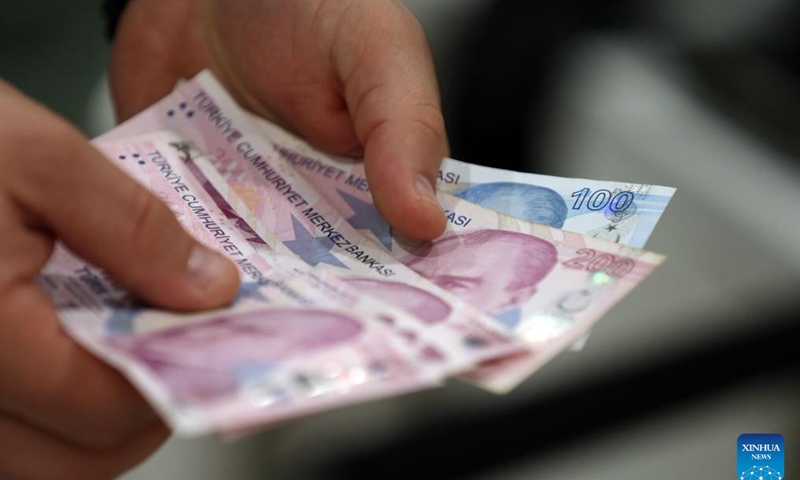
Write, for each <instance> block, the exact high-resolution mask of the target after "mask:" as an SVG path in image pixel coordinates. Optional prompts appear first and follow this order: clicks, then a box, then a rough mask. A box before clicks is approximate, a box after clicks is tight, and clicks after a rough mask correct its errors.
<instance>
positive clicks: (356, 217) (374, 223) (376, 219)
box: [336, 190, 392, 251]
mask: <svg viewBox="0 0 800 480" xmlns="http://www.w3.org/2000/svg"><path fill="white" fill-rule="evenodd" d="M336 191H337V192H339V196H341V197H342V199H343V200H344V201H345V202H347V205H349V206H350V209H351V210H353V216H352V217H350V218H348V219H347V223H349V224H350V225H352V227H353V228H355V229H356V230H369V231H371V232H372V233H373V234H374V235H375V237H377V239H378V241H380V242H381V244H382V245H383V246H384V247H386V249H387V250H390V251H391V250H392V228H391V227H390V226H389V224H388V223H386V220H384V219H383V217H382V216H381V214H380V213H378V209H376V208H375V205H373V204H371V203H368V202H365V201H363V200H361V199H359V198H356V197H354V196H352V195H350V194H347V193H345V192H343V191H341V190H336Z"/></svg>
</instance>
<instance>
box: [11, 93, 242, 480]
mask: <svg viewBox="0 0 800 480" xmlns="http://www.w3.org/2000/svg"><path fill="white" fill-rule="evenodd" d="M0 111H2V112H3V115H2V118H0V221H2V224H3V229H2V231H0V475H3V476H8V477H10V478H34V479H35V478H43V479H44V478H47V479H53V478H66V477H65V476H64V475H65V474H69V475H74V477H71V478H110V477H112V476H115V475H117V474H118V473H119V472H121V471H122V470H124V469H127V468H130V467H131V466H132V465H134V464H135V463H137V462H138V461H140V460H141V459H143V458H144V457H146V456H147V455H149V454H150V453H151V452H152V451H153V450H155V449H156V448H157V447H158V445H160V444H161V442H163V441H164V439H165V438H166V436H167V430H166V428H165V427H164V426H163V425H162V424H161V423H160V422H159V421H158V419H157V417H156V415H155V414H154V412H153V411H152V409H151V408H150V406H149V405H148V404H147V402H145V401H144V400H143V399H142V397H141V396H140V395H139V394H138V393H137V392H136V391H135V390H134V389H133V388H132V387H131V386H130V384H128V382H127V381H125V380H124V379H123V377H122V376H121V375H120V374H119V373H117V372H116V371H114V370H113V369H111V368H110V367H108V366H107V365H106V364H104V363H102V362H101V361H100V360H98V359H96V358H95V357H93V356H92V355H90V354H88V353H87V352H86V351H85V350H83V349H82V348H80V347H79V346H78V345H77V344H76V343H75V342H73V340H72V339H70V338H69V337H68V336H67V335H66V334H65V333H64V331H63V330H62V329H61V326H60V323H59V320H58V316H57V314H56V311H55V308H54V306H53V304H52V303H51V302H50V301H49V299H48V298H47V296H46V295H45V293H44V292H43V291H42V290H41V289H40V288H39V286H38V285H37V284H36V281H35V277H36V275H37V274H38V273H39V270H40V269H41V268H42V267H43V266H44V265H45V263H46V262H47V261H48V258H49V257H50V255H51V253H52V251H53V248H54V245H55V242H56V241H61V242H63V243H64V244H65V245H66V246H67V247H69V248H70V249H72V250H73V251H74V252H76V253H77V254H79V255H81V256H82V257H84V258H86V259H87V260H89V261H91V262H92V263H93V264H95V265H97V266H98V267H101V268H104V269H105V271H107V272H108V273H109V276H111V277H112V278H113V279H114V280H116V281H117V282H119V283H120V284H121V285H124V286H125V287H127V288H129V289H130V290H131V291H134V292H136V294H137V295H139V296H140V297H141V298H144V299H146V300H149V301H151V302H153V304H155V305H159V306H162V307H165V308H172V309H178V310H191V309H208V308H213V307H219V306H222V305H224V304H225V303H227V302H228V301H230V299H231V298H232V297H233V295H234V293H235V292H236V287H237V284H238V283H237V282H236V271H235V269H234V267H233V265H232V264H231V263H230V262H228V261H227V260H225V259H223V258H221V257H220V256H219V255H217V254H216V253H213V252H212V251H210V250H208V249H206V248H205V247H202V246H200V245H199V244H198V243H197V242H196V241H194V240H193V239H192V238H191V237H190V236H189V235H188V234H186V233H185V232H184V231H183V229H182V228H181V227H180V225H179V224H178V223H177V221H176V220H175V218H174V217H173V215H172V213H171V212H170V211H169V209H167V208H166V206H164V205H163V204H162V203H161V202H160V201H158V200H157V199H156V198H155V197H154V196H152V195H151V194H150V193H149V192H147V191H146V190H144V189H143V188H142V187H140V186H139V185H138V184H136V182H134V181H133V180H132V179H130V178H129V177H127V176H126V175H125V174H124V173H122V172H121V171H119V170H118V169H117V168H115V167H113V166H112V165H110V164H109V162H108V161H107V160H106V159H105V158H103V156H102V155H101V154H100V153H99V152H97V151H96V150H94V149H93V148H92V147H91V146H90V145H89V144H88V143H87V142H86V139H85V138H83V136H82V135H81V134H80V133H79V132H77V131H76V130H74V129H73V128H71V127H70V126H69V125H68V124H67V123H66V122H64V121H63V120H62V119H60V118H58V117H57V116H55V115H53V114H52V113H50V112H48V111H47V110H46V109H44V108H42V107H41V106H40V105H37V104H35V103H34V102H33V101H31V100H29V99H27V98H25V97H24V96H23V95H22V94H21V93H19V92H18V91H16V90H15V89H13V88H12V87H11V86H9V85H7V84H5V83H3V82H2V81H0ZM42 458H47V461H46V462H42V461H41V459H42Z"/></svg>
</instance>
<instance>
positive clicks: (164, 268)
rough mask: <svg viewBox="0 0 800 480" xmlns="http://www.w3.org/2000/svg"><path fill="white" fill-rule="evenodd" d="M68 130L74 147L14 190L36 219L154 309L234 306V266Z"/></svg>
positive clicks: (29, 168)
mask: <svg viewBox="0 0 800 480" xmlns="http://www.w3.org/2000/svg"><path fill="white" fill-rule="evenodd" d="M65 130H67V132H68V133H67V134H66V136H67V137H69V140H68V141H66V142H60V145H62V146H64V145H66V147H65V148H61V149H59V151H47V150H46V151H41V152H38V153H39V154H38V155H34V156H32V157H31V158H34V159H36V160H35V161H29V162H26V163H25V164H24V165H23V166H21V167H20V168H22V171H21V172H19V174H18V175H16V178H18V179H20V181H17V182H15V183H14V184H13V185H9V187H8V188H9V189H10V190H11V194H12V197H13V198H14V199H15V200H16V201H17V203H18V205H21V207H22V208H23V209H24V210H26V213H27V214H28V216H29V217H30V218H33V219H34V222H36V223H38V224H42V225H43V226H44V227H46V228H47V229H48V230H50V231H52V232H53V234H54V235H55V236H56V237H57V238H59V239H60V240H61V241H62V242H63V243H64V244H65V245H66V246H67V247H68V248H69V249H70V250H72V251H73V252H74V253H76V254H77V255H79V256H80V257H82V258H84V259H86V260H87V261H89V262H90V263H92V264H94V265H96V266H97V267H99V268H102V269H104V270H105V271H106V272H107V273H108V274H109V275H110V276H111V277H112V278H114V279H115V281H117V282H118V283H119V284H120V285H122V286H123V287H125V288H127V289H129V290H130V291H131V292H132V293H134V294H136V295H138V296H140V297H142V298H144V299H145V300H147V301H150V302H153V303H154V304H157V305H159V306H163V307H166V308H172V309H177V310H190V309H208V308H214V307H218V306H221V305H224V304H225V303H227V302H228V301H230V300H231V298H232V297H233V296H234V295H235V293H236V291H237V289H238V281H237V280H238V273H237V271H236V268H235V267H234V265H233V264H232V263H231V262H229V261H228V260H227V259H225V258H224V257H223V256H222V255H220V254H219V253H217V252H214V251H211V250H209V249H208V248H206V247H204V246H202V245H201V244H199V243H198V242H197V241H195V240H194V239H193V238H192V237H190V236H189V235H188V234H187V233H186V231H184V230H183V228H182V227H181V226H180V224H179V223H178V222H177V220H176V219H175V217H174V216H173V214H172V213H171V211H170V210H169V209H168V208H167V207H166V205H164V204H163V203H161V201H159V200H158V199H157V198H156V197H155V196H153V195H152V194H150V192H148V191H147V190H145V189H144V188H143V187H141V186H140V185H139V184H138V183H136V182H135V181H134V180H132V179H131V178H129V177H128V176H126V175H125V174H124V173H123V172H122V171H121V170H119V169H117V168H116V167H115V166H114V165H112V164H111V163H110V162H109V161H108V160H106V159H105V158H104V157H103V156H102V155H101V154H100V153H99V152H98V151H96V150H95V149H94V148H92V147H91V146H90V145H89V144H88V143H87V142H86V141H85V140H83V138H82V137H81V136H80V135H79V134H78V133H77V132H73V131H71V129H66V128H65ZM44 143H45V142H42V144H44ZM50 144H52V142H50ZM40 145H41V144H40ZM39 148H42V149H48V150H52V147H49V146H44V145H43V146H41V147H39Z"/></svg>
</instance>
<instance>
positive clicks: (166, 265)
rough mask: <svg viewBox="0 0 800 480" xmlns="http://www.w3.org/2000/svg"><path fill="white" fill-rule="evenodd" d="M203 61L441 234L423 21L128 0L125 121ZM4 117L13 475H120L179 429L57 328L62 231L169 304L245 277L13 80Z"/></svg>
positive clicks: (7, 407)
mask: <svg viewBox="0 0 800 480" xmlns="http://www.w3.org/2000/svg"><path fill="white" fill-rule="evenodd" d="M203 68H212V69H213V70H214V71H215V72H216V73H217V74H218V75H219V76H220V77H221V78H222V79H223V81H225V83H226V84H227V85H228V87H229V88H230V89H231V90H232V91H233V92H234V94H235V95H236V96H237V97H238V99H239V100H240V101H241V102H242V103H243V104H244V105H245V106H246V107H248V108H249V109H251V110H252V111H254V112H256V113H258V114H261V115H263V116H265V117H268V118H271V119H273V120H277V121H279V122H281V123H283V124H284V125H285V126H287V127H289V128H291V129H293V130H295V131H296V132H298V133H300V134H301V135H304V136H305V137H307V138H309V139H310V140H311V141H312V142H314V143H315V144H317V146H319V147H321V148H323V149H326V150H328V151H331V152H333V153H340V154H341V153H344V154H350V155H361V154H363V155H364V156H365V157H366V163H367V175H368V177H369V179H370V182H372V183H373V184H374V185H375V188H374V189H373V193H374V194H375V199H376V205H377V206H378V209H379V210H380V211H381V213H383V214H384V216H385V217H386V218H387V220H388V221H389V222H390V223H391V224H392V226H393V227H394V228H395V229H396V230H398V231H400V232H403V233H405V234H406V235H408V236H411V237H415V238H419V239H426V238H434V237H436V236H438V235H439V234H441V232H442V231H443V230H444V227H445V219H444V216H443V215H442V211H441V209H440V208H439V206H438V205H437V204H436V201H435V197H434V196H433V189H432V187H430V185H432V184H434V181H435V175H436V172H437V170H438V166H439V162H440V159H441V158H442V156H444V155H446V154H447V140H446V135H445V130H444V122H443V120H442V117H441V109H440V106H439V96H438V87H437V85H436V77H435V74H434V69H433V64H432V61H431V58H430V52H429V50H428V47H427V43H426V41H425V37H424V35H423V33H422V30H421V28H420V27H419V25H418V23H417V22H416V20H415V19H414V18H413V16H411V14H410V13H408V11H407V10H405V8H404V7H402V5H401V4H400V3H399V2H396V1H394V0H327V1H326V0H269V1H267V0H235V1H234V0H229V1H223V0H203V1H201V0H197V1H192V0H171V1H161V0H131V2H130V4H129V5H128V7H127V9H126V11H125V13H124V14H123V18H122V20H121V24H120V28H119V31H118V32H117V37H116V39H115V45H114V49H113V58H112V62H111V77H112V89H113V93H114V97H115V99H116V105H117V111H118V114H119V117H120V119H126V118H129V117H130V116H132V115H133V114H135V113H136V112H138V111H141V110H142V109H144V108H146V107H147V106H148V105H149V104H151V103H153V102H154V101H156V100H158V99H159V98H161V97H162V96H164V95H165V94H167V93H168V92H169V91H170V90H171V89H172V88H173V86H174V84H175V82H176V81H177V80H178V79H181V78H187V77H190V76H192V75H193V74H195V73H197V72H198V71H200V70H201V69H203ZM0 112H2V113H3V114H2V115H1V116H0V221H2V222H3V225H4V227H3V229H0V477H4V478H9V479H13V480H17V479H22V480H26V479H33V480H36V479H47V480H59V479H72V478H75V479H81V480H93V479H106V478H114V477H116V476H117V475H119V473H121V472H122V471H124V470H126V469H129V468H132V467H133V466H135V465H136V464H137V463H138V462H140V461H142V460H143V459H144V458H146V457H147V456H148V455H149V454H150V453H152V452H153V451H154V450H155V449H156V448H158V446H159V445H160V444H161V443H162V442H163V441H164V439H165V438H166V436H167V435H168V432H167V430H166V429H165V427H164V426H163V425H162V424H161V423H160V422H159V421H158V420H157V418H156V416H155V414H154V413H153V412H152V410H151V409H150V408H149V406H148V405H147V403H146V402H145V401H144V399H143V398H142V397H141V396H140V395H139V394H138V393H137V392H136V391H135V390H134V389H133V388H132V387H131V386H130V384H128V383H127V382H126V381H125V380H124V379H123V378H122V377H121V376H120V375H119V374H118V373H116V372H115V371H114V370H112V369H111V368H110V367H108V366H106V365H105V364H103V363H102V362H100V361H98V360H97V359H95V357H93V356H91V355H89V354H88V353H87V352H86V351H84V350H83V349H82V348H80V347H79V346H78V345H77V344H76V343H74V342H73V341H72V340H71V339H70V338H68V337H67V336H66V335H65V334H64V332H63V331H62V330H61V329H60V326H59V322H58V318H57V315H56V312H55V310H54V309H53V307H52V305H51V304H50V303H49V300H48V299H47V297H46V296H45V295H44V294H43V292H42V291H41V290H40V289H39V288H38V287H37V286H36V285H35V283H34V278H35V277H36V275H37V273H38V272H39V271H40V270H41V268H42V267H43V266H44V265H45V263H46V262H47V259H48V257H49V254H50V252H51V251H52V248H53V245H54V242H55V241H57V240H58V241H62V242H63V243H64V244H65V245H67V246H68V247H69V248H70V249H71V250H73V251H74V252H75V253H76V254H78V255H80V256H81V257H83V258H85V259H87V260H88V261H90V262H91V263H93V264H94V265H96V266H98V267H100V268H103V269H104V270H106V271H107V272H108V273H109V274H110V275H111V277H112V278H113V279H114V280H115V281H117V283H119V284H120V285H122V286H124V287H126V288H128V289H129V290H130V291H132V292H133V293H134V294H136V295H138V296H139V297H141V298H142V299H143V300H145V301H148V302H150V303H151V304H153V305H156V306H160V307H163V308H167V309H174V310H187V311H188V310H200V309H207V308H212V307H218V306H221V305H224V304H225V303H226V302H227V301H229V300H230V299H231V298H232V297H233V295H234V294H235V291H236V288H237V282H236V279H237V276H236V271H235V268H234V267H233V266H232V265H230V264H229V263H227V262H225V261H224V260H219V259H218V257H217V256H216V255H213V254H210V253H208V251H207V250H204V249H200V248H199V247H198V246H197V244H196V243H195V242H194V241H193V240H192V239H191V238H189V237H188V236H187V235H186V234H185V233H184V232H183V230H182V229H181V228H180V226H179V225H178V224H177V222H176V221H175V220H174V218H172V215H171V213H169V211H168V210H167V209H166V208H165V207H164V206H163V205H162V204H161V203H159V202H158V201H156V200H155V199H154V197H152V195H150V194H149V193H148V192H146V191H145V190H143V189H142V188H141V187H139V186H137V185H136V184H135V182H133V181H132V180H130V179H128V178H127V177H125V176H124V175H123V174H122V173H121V172H119V171H118V170H116V169H115V168H113V167H112V166H111V165H110V164H109V163H108V162H107V161H106V160H105V159H104V158H103V157H102V156H101V155H100V154H99V153H98V152H97V151H95V150H94V149H93V148H92V147H91V146H90V145H89V144H88V142H87V139H86V138H84V137H83V136H82V135H81V134H80V133H78V132H77V131H76V130H74V129H73V128H72V127H70V126H69V125H68V124H67V123H66V122H65V121H63V120H62V119H60V118H58V117H56V116H55V115H53V114H52V113H50V112H48V111H47V110H46V109H45V108H43V107H42V106H40V105H37V104H36V103H34V102H32V101H30V100H29V99H26V98H25V97H24V96H23V95H22V94H20V93H19V92H18V91H16V90H14V89H13V88H12V87H11V86H9V85H7V84H5V83H0ZM193 252H201V253H196V254H194V255H193ZM202 252H206V253H205V254H204V253H202ZM215 258H217V260H214V259H215ZM190 259H193V260H192V261H190ZM201 266H206V267H207V268H208V270H205V269H203V268H201ZM43 459H46V460H47V461H42V460H43Z"/></svg>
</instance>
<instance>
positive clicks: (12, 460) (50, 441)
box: [0, 415, 168, 480]
mask: <svg viewBox="0 0 800 480" xmlns="http://www.w3.org/2000/svg"><path fill="white" fill-rule="evenodd" d="M167 436H168V432H167V431H166V429H164V427H162V426H156V427H153V428H151V429H149V430H147V431H145V432H142V433H141V434H140V435H138V436H137V437H136V438H134V439H132V440H130V441H128V442H127V443H126V444H124V445H121V446H119V447H117V448H115V449H113V450H108V451H90V450H84V449H81V448H79V447H75V446H71V445H69V444H67V443H64V442H62V441H60V440H57V439H55V438H53V437H50V436H49V435H47V434H46V433H44V432H42V431H40V430H38V429H36V428H34V427H31V426H29V425H27V424H25V423H24V422H21V421H19V420H17V419H15V418H13V417H9V416H4V415H0V477H3V478H9V479H12V478H13V479H15V480H71V479H75V480H111V479H113V478H116V477H117V476H118V475H119V474H120V473H122V472H123V471H125V470H128V469H130V468H132V467H133V466H134V465H136V464H137V463H139V462H140V461H142V460H143V459H144V458H146V457H147V456H148V455H149V454H151V453H152V452H153V451H154V450H156V449H157V448H158V446H159V445H161V444H162V443H163V442H164V440H165V439H166V438H167Z"/></svg>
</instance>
